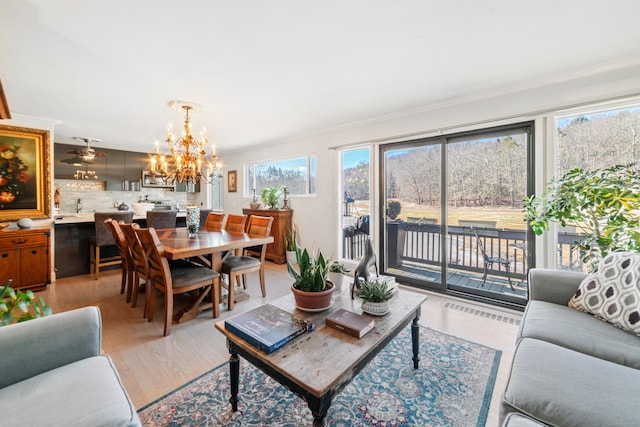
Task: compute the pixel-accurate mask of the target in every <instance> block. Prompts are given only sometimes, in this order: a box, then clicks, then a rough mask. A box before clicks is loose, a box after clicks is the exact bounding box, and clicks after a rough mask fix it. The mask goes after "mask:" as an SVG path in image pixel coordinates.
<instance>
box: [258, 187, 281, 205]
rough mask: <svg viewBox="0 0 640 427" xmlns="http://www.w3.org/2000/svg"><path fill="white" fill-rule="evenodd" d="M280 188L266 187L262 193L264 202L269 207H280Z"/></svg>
mask: <svg viewBox="0 0 640 427" xmlns="http://www.w3.org/2000/svg"><path fill="white" fill-rule="evenodd" d="M280 193H281V191H280V189H279V188H275V187H264V188H263V189H262V193H261V199H262V203H263V204H264V205H265V207H268V208H269V209H278V201H279V200H280Z"/></svg>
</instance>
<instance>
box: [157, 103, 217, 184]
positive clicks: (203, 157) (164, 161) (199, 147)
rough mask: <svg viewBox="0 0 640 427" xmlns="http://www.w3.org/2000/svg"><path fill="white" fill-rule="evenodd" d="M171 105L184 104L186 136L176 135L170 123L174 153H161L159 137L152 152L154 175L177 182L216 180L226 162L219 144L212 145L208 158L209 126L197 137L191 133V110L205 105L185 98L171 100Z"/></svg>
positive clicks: (180, 106)
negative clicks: (219, 150) (218, 146)
mask: <svg viewBox="0 0 640 427" xmlns="http://www.w3.org/2000/svg"><path fill="white" fill-rule="evenodd" d="M168 105H169V107H171V108H173V109H177V108H182V109H183V110H184V112H185V117H184V129H183V131H182V136H181V137H179V138H177V139H176V138H175V137H174V135H173V129H172V126H171V124H169V126H168V127H167V138H166V142H167V143H168V144H169V151H170V153H171V154H170V155H169V156H168V158H167V156H165V155H164V154H161V153H160V147H159V145H158V142H157V141H156V152H155V154H153V155H152V156H151V167H150V169H151V179H152V180H153V181H155V179H156V176H159V177H160V178H161V179H162V180H163V181H164V182H167V183H169V184H173V183H174V182H175V181H178V182H180V183H182V182H186V183H189V182H192V183H194V184H195V183H197V182H199V181H200V180H203V181H206V182H214V181H217V180H218V179H221V178H222V163H221V162H220V160H218V156H217V155H216V147H215V145H213V144H212V145H211V156H210V157H209V158H207V153H206V151H205V147H206V145H207V143H208V139H207V135H206V131H205V129H203V130H202V131H201V132H200V138H199V139H196V138H195V137H194V136H193V135H192V134H191V119H190V117H189V112H191V111H192V110H193V111H198V110H200V109H202V106H200V105H197V104H194V103H187V102H185V101H175V100H172V101H169V102H168Z"/></svg>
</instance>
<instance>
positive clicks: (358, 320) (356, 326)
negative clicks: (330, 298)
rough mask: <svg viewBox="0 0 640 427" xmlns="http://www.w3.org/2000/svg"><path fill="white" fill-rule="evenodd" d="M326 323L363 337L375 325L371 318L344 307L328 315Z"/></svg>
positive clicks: (354, 335)
mask: <svg viewBox="0 0 640 427" xmlns="http://www.w3.org/2000/svg"><path fill="white" fill-rule="evenodd" d="M324 323H325V324H326V325H327V326H329V327H331V328H334V329H337V330H339V331H342V332H345V333H347V334H349V335H351V336H353V337H356V338H362V337H363V336H365V335H366V334H367V332H369V331H370V330H372V329H373V326H374V322H373V320H372V319H371V318H369V317H366V316H363V315H362V314H358V313H354V312H352V311H348V310H345V309H343V308H341V309H339V310H336V311H335V312H333V313H331V314H330V315H329V316H327V317H326V318H325V320H324Z"/></svg>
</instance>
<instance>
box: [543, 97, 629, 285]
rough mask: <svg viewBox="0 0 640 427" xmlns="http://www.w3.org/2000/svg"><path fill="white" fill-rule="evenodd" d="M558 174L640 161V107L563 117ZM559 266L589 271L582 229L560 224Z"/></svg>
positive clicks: (559, 124) (559, 123) (560, 119)
mask: <svg viewBox="0 0 640 427" xmlns="http://www.w3.org/2000/svg"><path fill="white" fill-rule="evenodd" d="M556 124H557V126H556V140H557V144H558V145H557V150H558V151H557V164H556V173H555V175H556V176H557V177H561V176H563V175H564V174H565V173H567V172H568V171H570V170H571V169H575V168H581V169H584V170H594V169H602V168H607V167H611V166H614V165H617V164H629V163H638V162H640V106H638V105H631V106H628V107H622V108H621V107H620V106H618V107H616V108H615V109H607V110H604V109H600V110H595V109H592V110H590V111H587V110H583V111H578V112H575V111H574V112H572V113H571V114H569V115H564V116H559V117H558V118H557V122H556ZM556 230H557V235H556V239H557V251H556V253H557V254H556V257H555V259H556V268H560V269H567V270H578V271H585V272H586V271H588V268H587V265H585V264H584V263H583V262H582V257H583V255H584V254H583V253H581V252H580V251H579V249H578V248H577V246H576V245H575V244H576V242H578V241H580V240H581V233H582V230H581V229H580V228H579V227H578V228H576V227H575V226H566V227H560V226H557V228H556Z"/></svg>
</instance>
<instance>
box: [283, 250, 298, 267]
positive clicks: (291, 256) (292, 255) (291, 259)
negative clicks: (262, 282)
mask: <svg viewBox="0 0 640 427" xmlns="http://www.w3.org/2000/svg"><path fill="white" fill-rule="evenodd" d="M285 255H286V257H287V262H288V263H289V264H291V265H296V264H297V263H298V260H297V259H296V251H286V254H285Z"/></svg>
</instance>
